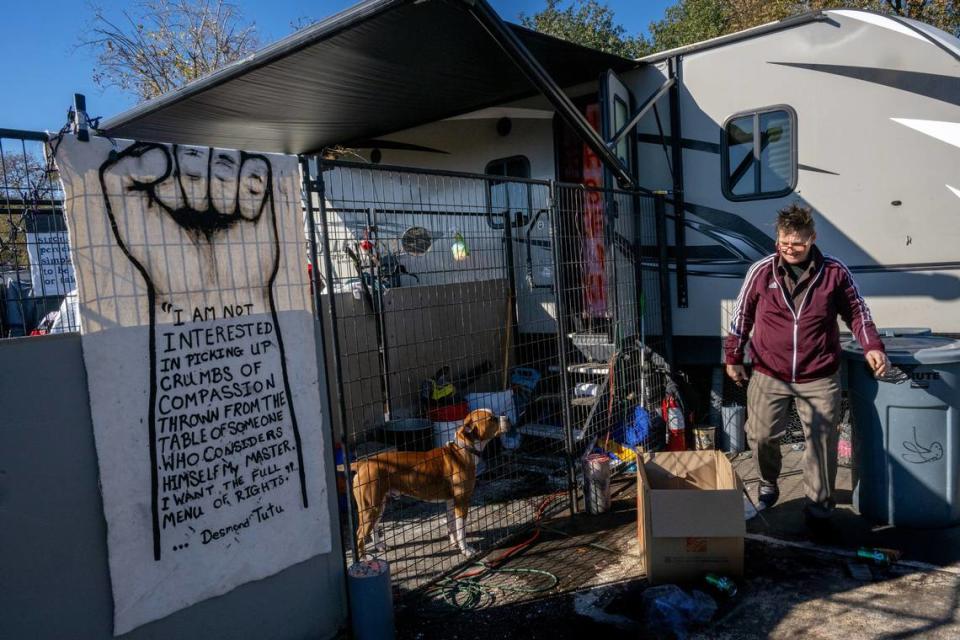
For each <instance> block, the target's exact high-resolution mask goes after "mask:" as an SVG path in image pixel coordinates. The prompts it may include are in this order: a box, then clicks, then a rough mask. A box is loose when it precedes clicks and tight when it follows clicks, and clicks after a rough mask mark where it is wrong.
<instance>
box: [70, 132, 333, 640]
mask: <svg viewBox="0 0 960 640" xmlns="http://www.w3.org/2000/svg"><path fill="white" fill-rule="evenodd" d="M51 151H52V152H53V153H54V154H55V158H56V163H57V166H58V168H59V170H60V176H61V179H62V181H63V185H64V191H65V195H66V201H65V208H66V211H67V224H68V229H69V234H70V244H71V248H72V251H73V264H74V267H75V270H76V276H77V281H78V298H79V308H80V321H81V327H82V344H83V357H84V363H85V366H86V371H87V382H88V388H89V393H90V407H91V413H92V417H93V426H94V436H95V440H96V447H97V456H98V462H99V467H100V479H101V485H102V491H103V508H104V514H105V517H106V522H107V542H108V552H109V558H110V575H111V581H112V585H113V597H114V609H115V610H114V631H115V633H117V634H120V633H124V632H126V631H129V630H130V629H133V628H134V627H137V626H139V625H141V624H144V623H145V622H149V621H151V620H155V619H157V618H160V617H163V616H165V615H167V614H169V613H172V612H173V611H176V610H178V609H181V608H183V607H186V606H189V605H191V604H193V603H195V602H197V601H200V600H203V599H205V598H209V597H212V596H216V595H220V594H222V593H226V592H227V591H230V590H231V589H233V588H234V587H237V586H238V585H241V584H243V583H245V582H248V581H250V580H256V579H260V578H264V577H266V576H269V575H272V574H274V573H276V572H278V571H280V570H282V569H284V568H286V567H288V566H290V565H292V564H294V563H297V562H301V561H303V560H306V559H308V558H310V557H312V556H314V555H316V554H318V553H325V552H329V551H330V549H331V543H330V539H331V533H330V526H331V524H330V522H329V513H328V507H327V496H326V486H325V473H324V455H325V454H324V443H323V429H324V425H325V424H327V416H325V415H323V414H322V413H321V405H320V379H319V372H318V368H317V350H316V345H315V341H314V319H313V315H312V313H311V301H310V287H309V284H308V282H307V280H306V264H307V261H306V256H305V243H304V238H303V221H302V213H301V206H300V181H299V170H298V164H297V159H296V158H295V157H291V156H282V155H272V154H259V153H247V152H243V151H233V150H226V149H211V148H205V147H192V146H178V145H166V144H154V143H141V142H129V141H111V140H108V139H106V138H96V137H95V138H92V139H91V140H90V141H89V142H80V141H78V140H77V139H75V138H74V137H72V136H67V137H64V138H62V139H61V140H59V141H58V143H57V144H56V148H55V149H51Z"/></svg>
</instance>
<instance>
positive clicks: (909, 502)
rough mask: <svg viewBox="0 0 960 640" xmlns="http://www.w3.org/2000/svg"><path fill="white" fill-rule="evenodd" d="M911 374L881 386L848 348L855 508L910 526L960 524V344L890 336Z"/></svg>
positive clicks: (891, 350)
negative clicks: (959, 493) (899, 381)
mask: <svg viewBox="0 0 960 640" xmlns="http://www.w3.org/2000/svg"><path fill="white" fill-rule="evenodd" d="M884 344H885V345H886V351H887V357H888V358H889V359H890V361H891V362H892V363H893V364H894V365H896V366H897V367H899V368H900V369H902V370H903V371H904V372H905V373H907V374H908V375H909V376H910V379H909V380H907V381H905V382H903V383H901V384H892V383H889V382H878V381H877V380H876V379H874V377H873V374H872V373H871V371H870V369H869V367H868V366H867V364H866V361H865V358H864V354H863V349H862V348H861V347H860V345H859V344H857V343H856V342H848V343H846V344H844V345H843V351H844V356H845V358H846V359H847V363H846V364H847V379H848V389H849V397H850V412H851V415H852V417H853V423H854V430H853V447H854V461H855V467H854V493H853V503H854V506H855V507H856V508H857V510H858V511H859V512H860V514H861V515H863V516H865V517H867V518H869V519H871V520H875V521H878V522H884V523H887V524H892V525H898V526H908V527H942V526H948V525H952V524H957V523H958V522H960V495H958V492H960V340H955V339H953V338H944V337H938V336H928V335H922V334H914V335H908V336H898V337H885V338H884Z"/></svg>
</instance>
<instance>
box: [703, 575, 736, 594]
mask: <svg viewBox="0 0 960 640" xmlns="http://www.w3.org/2000/svg"><path fill="white" fill-rule="evenodd" d="M705 580H706V581H707V584H709V585H710V586H711V587H713V588H714V589H716V590H717V591H719V592H720V593H722V594H723V595H725V596H727V597H728V598H732V597H733V596H735V595H737V583H736V582H734V581H733V580H731V579H730V578H728V577H727V576H718V575H717V574H715V573H708V574H707V575H706V578H705Z"/></svg>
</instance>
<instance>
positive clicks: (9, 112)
mask: <svg viewBox="0 0 960 640" xmlns="http://www.w3.org/2000/svg"><path fill="white" fill-rule="evenodd" d="M674 1H675V0H633V1H630V0H612V1H609V2H608V5H609V6H610V7H611V8H612V9H613V10H614V12H615V14H616V19H617V22H619V23H620V24H621V25H623V26H624V28H626V30H627V32H628V33H630V34H636V33H646V29H647V25H648V24H649V23H650V21H651V20H659V19H660V18H662V17H663V12H664V9H665V8H666V7H668V6H670V5H671V4H673V3H674ZM97 4H99V5H100V6H102V7H104V9H105V10H106V12H107V13H108V14H111V15H116V16H119V15H120V9H121V8H122V7H126V6H130V5H131V4H132V3H130V2H119V1H116V0H102V1H101V2H99V3H97ZM234 4H236V5H237V6H238V7H239V9H240V10H241V12H242V13H243V15H244V17H245V18H247V19H248V20H249V21H251V22H254V23H255V24H256V27H257V32H258V34H259V37H260V40H261V42H263V43H264V44H266V43H269V42H273V41H274V40H277V39H279V38H282V37H283V36H286V35H288V34H289V33H290V32H291V31H292V29H291V27H290V23H291V22H294V21H296V20H297V19H298V18H301V17H309V18H311V19H320V18H323V17H326V16H329V15H331V14H333V13H336V12H337V11H340V10H342V9H344V8H346V7H349V6H351V5H352V4H355V1H354V0H313V1H310V0H270V1H269V2H263V1H260V2H258V1H255V0H246V1H244V0H234ZM492 4H493V6H494V8H495V9H496V10H497V11H498V12H499V13H500V16H501V17H503V18H504V19H506V20H509V21H511V22H518V21H519V19H518V15H519V14H520V12H524V13H527V14H531V13H536V12H537V11H539V10H540V9H541V8H543V6H544V4H545V2H544V0H492ZM86 8H87V5H86V4H85V3H84V2H83V1H80V2H78V1H76V0H72V1H69V2H68V1H67V0H46V1H37V0H33V1H23V0H12V1H10V2H8V3H5V6H4V9H3V26H2V27H0V32H2V34H3V37H2V38H0V60H3V68H4V73H3V76H4V78H3V81H2V85H0V86H2V91H0V128H6V129H30V130H43V129H52V130H57V129H59V128H60V127H61V126H62V125H63V123H64V122H65V121H66V112H67V108H68V107H69V106H70V105H71V103H72V102H73V94H74V93H83V94H86V96H87V110H88V112H89V113H90V115H91V116H92V117H96V116H113V115H116V114H118V113H120V112H122V111H124V110H126V109H128V108H130V107H132V106H133V105H134V104H135V101H134V100H133V99H132V98H131V97H130V96H129V95H125V94H123V93H121V92H119V91H117V90H116V89H107V90H102V89H100V88H99V87H97V86H96V85H95V84H94V83H93V80H92V74H93V69H94V66H95V64H96V62H95V58H94V55H93V53H92V52H91V51H89V50H86V49H78V48H77V47H76V44H77V42H78V41H79V40H80V39H81V36H82V35H83V33H84V31H85V30H86V29H87V28H88V27H89V24H90V22H89V18H88V17H86V16H85V15H84V11H85V10H86Z"/></svg>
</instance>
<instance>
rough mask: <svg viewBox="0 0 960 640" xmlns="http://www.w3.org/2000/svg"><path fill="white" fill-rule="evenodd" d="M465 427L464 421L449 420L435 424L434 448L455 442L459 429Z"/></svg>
mask: <svg viewBox="0 0 960 640" xmlns="http://www.w3.org/2000/svg"><path fill="white" fill-rule="evenodd" d="M461 425H463V420H448V421H446V422H434V423H433V446H434V447H442V446H443V445H445V444H447V443H448V442H453V441H454V440H455V439H456V437H457V429H459V428H460V426H461Z"/></svg>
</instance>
